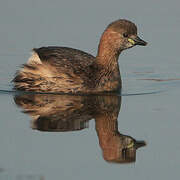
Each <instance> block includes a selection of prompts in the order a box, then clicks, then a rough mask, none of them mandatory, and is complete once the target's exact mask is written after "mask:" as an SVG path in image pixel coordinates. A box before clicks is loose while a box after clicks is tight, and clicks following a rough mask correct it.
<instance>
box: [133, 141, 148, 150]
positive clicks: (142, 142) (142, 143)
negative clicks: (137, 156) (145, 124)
mask: <svg viewBox="0 0 180 180" xmlns="http://www.w3.org/2000/svg"><path fill="white" fill-rule="evenodd" d="M143 146H146V142H145V141H135V148H136V149H138V148H140V147H143Z"/></svg>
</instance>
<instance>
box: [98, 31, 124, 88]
mask: <svg viewBox="0 0 180 180" xmlns="http://www.w3.org/2000/svg"><path fill="white" fill-rule="evenodd" d="M112 44H113V35H111V34H109V33H107V32H106V31H105V32H104V33H103V35H102V37H101V40H100V43H99V47H98V53H97V56H96V64H97V65H98V66H99V67H101V68H100V70H99V72H98V74H99V84H98V85H99V88H100V89H102V88H104V89H105V91H114V90H115V91H116V89H119V88H120V87H121V77H120V71H119V64H118V58H119V55H120V51H118V50H116V49H115V48H114V47H113V45H112Z"/></svg>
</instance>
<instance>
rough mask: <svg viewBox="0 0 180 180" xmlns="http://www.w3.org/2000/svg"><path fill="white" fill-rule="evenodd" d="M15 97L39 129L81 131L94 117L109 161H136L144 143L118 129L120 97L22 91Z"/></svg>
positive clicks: (33, 126)
mask: <svg viewBox="0 0 180 180" xmlns="http://www.w3.org/2000/svg"><path fill="white" fill-rule="evenodd" d="M14 100H15V103H16V104H17V105H18V106H20V107H21V108H22V109H23V112H24V113H27V114H29V115H30V116H31V117H32V128H33V129H37V130H40V131H56V132H64V131H75V130H82V129H84V128H87V127H88V122H89V120H91V119H95V126H96V132H97V135H98V138H99V144H100V147H101V149H102V152H103V157H104V159H105V160H106V161H108V162H117V163H128V162H135V160H136V150H137V148H139V147H142V146H144V145H145V142H144V141H136V140H135V139H134V138H132V137H130V136H127V135H123V134H121V133H120V132H119V131H118V121H117V118H118V114H119V110H120V106H121V96H115V95H108V96H102V95H101V96H73V95H53V94H21V95H16V96H15V97H14Z"/></svg>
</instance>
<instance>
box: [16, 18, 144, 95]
mask: <svg viewBox="0 0 180 180" xmlns="http://www.w3.org/2000/svg"><path fill="white" fill-rule="evenodd" d="M146 44H147V43H146V42H145V41H143V40H141V39H140V38H139V37H138V36H137V28H136V26H135V24H134V23H132V22H130V21H127V20H118V21H115V22H113V23H111V24H110V25H109V26H108V27H107V28H106V30H105V31H104V33H103V34H102V37H101V39H100V43H99V47H98V53H97V56H96V57H94V56H92V55H90V54H88V53H85V52H83V51H80V50H76V49H72V48H67V47H42V48H38V49H33V54H32V56H31V57H30V59H29V60H28V62H27V64H24V65H23V67H22V69H21V70H19V71H18V72H17V73H16V76H15V78H14V79H13V82H14V85H15V86H14V87H15V89H17V90H23V91H35V92H51V93H53V92H55V93H87V94H88V93H89V94H93V93H105V92H119V91H120V89H121V77H120V71H119V65H118V57H119V54H120V53H121V52H122V51H123V50H124V49H128V48H131V47H133V46H135V45H146Z"/></svg>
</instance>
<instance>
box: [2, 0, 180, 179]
mask: <svg viewBox="0 0 180 180" xmlns="http://www.w3.org/2000/svg"><path fill="white" fill-rule="evenodd" d="M179 6H180V2H179V1H178V0H171V1H169V0H159V1H157V0H156V1H155V0H151V1H147V0H146V1H145V0H136V1H130V0H126V1H121V0H111V1H109V0H99V1H98V0H91V1H87V0H76V1H72V0H71V1H69V0H51V1H50V0H1V1H0V89H1V90H10V89H11V88H12V86H11V83H10V81H11V79H12V78H13V75H14V73H15V71H16V70H17V69H18V68H19V66H20V64H22V63H25V62H26V61H27V58H28V57H29V55H30V53H29V52H30V50H31V49H32V48H34V47H40V46H48V45H58V46H69V47H74V48H77V49H81V50H84V51H86V52H89V53H91V54H93V55H96V52H97V46H98V42H99V39H100V36H101V34H102V32H103V30H104V29H105V27H106V26H107V25H108V24H109V23H110V22H111V21H113V20H117V19H119V18H125V19H129V20H131V21H133V22H134V23H136V24H137V26H138V30H139V36H140V37H142V38H143V39H144V40H146V41H148V43H149V44H148V46H147V47H135V48H133V49H130V50H127V51H125V52H123V53H122V54H121V56H120V60H119V62H120V69H121V74H122V79H123V94H124V95H130V94H134V93H148V92H159V91H160V92H159V93H157V94H147V95H139V96H123V97H122V108H121V112H120V114H119V130H120V132H121V133H124V134H129V135H131V136H132V137H134V138H136V139H142V140H145V141H146V142H147V146H146V147H144V148H141V149H139V150H138V152H137V160H136V163H133V164H108V163H107V162H105V161H104V160H103V158H102V155H101V150H100V147H99V145H98V139H97V135H96V132H95V129H94V121H91V122H90V127H89V129H86V130H83V131H80V132H72V133H46V132H38V131H35V130H32V129H31V128H30V117H28V116H27V115H25V114H23V113H21V112H20V111H21V110H20V109H19V108H18V107H16V105H15V103H14V101H13V96H12V95H11V94H8V93H7V94H5V93H0V115H1V117H0V144H1V145H0V179H20V178H21V179H28V178H30V177H31V176H32V178H34V179H43V178H44V179H48V180H55V179H64V180H65V179H68V180H70V179H79V180H81V179H97V180H99V179H104V180H106V179H124V180H128V179H135V180H136V179H138V180H139V179H147V180H152V179H164V180H169V179H178V177H179V165H180V156H179V152H180V141H179V136H180V111H179V107H180V102H179V100H180V98H179V97H180V92H179V89H180V81H179V80H180V59H179V42H180V36H179V33H180V11H179ZM143 79H144V80H143ZM147 79H149V80H147ZM157 80H158V81H157Z"/></svg>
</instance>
